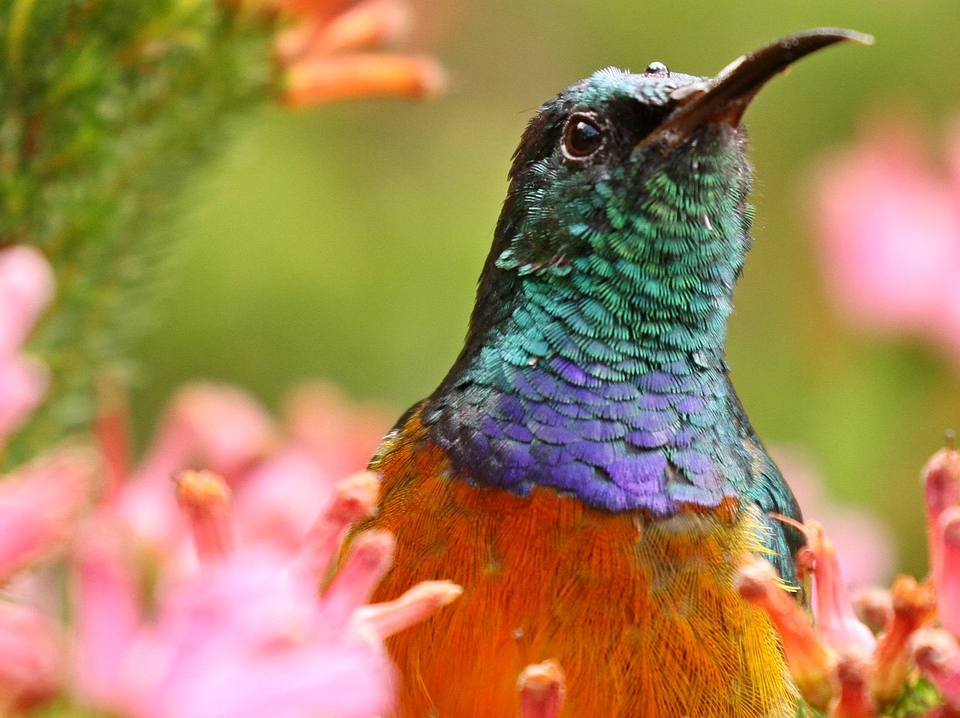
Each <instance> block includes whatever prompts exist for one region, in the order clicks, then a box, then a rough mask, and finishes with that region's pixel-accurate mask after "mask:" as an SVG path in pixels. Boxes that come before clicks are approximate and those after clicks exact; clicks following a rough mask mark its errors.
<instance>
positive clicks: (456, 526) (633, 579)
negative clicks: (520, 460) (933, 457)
mask: <svg viewBox="0 0 960 718" xmlns="http://www.w3.org/2000/svg"><path fill="white" fill-rule="evenodd" d="M371 468H373V469H376V470H379V471H380V472H382V474H383V482H384V485H383V498H382V500H381V506H380V511H379V513H378V514H377V516H375V517H373V518H372V519H370V520H368V521H366V522H365V523H363V524H361V525H360V526H359V527H358V528H357V531H363V530H366V529H369V528H379V529H387V530H389V531H392V532H393V533H394V534H396V537H397V545H398V549H397V555H396V560H395V564H394V567H393V568H392V569H391V571H390V572H389V573H388V574H387V576H386V577H385V579H384V581H383V582H382V584H381V585H380V587H379V589H378V592H377V595H376V596H375V600H387V599H392V598H395V597H396V596H398V595H400V593H402V592H403V591H404V590H406V589H407V588H409V587H410V586H412V585H413V584H415V583H416V582H418V581H421V580H425V579H450V580H453V581H456V582H457V583H459V584H461V585H462V586H463V587H464V594H463V596H462V597H461V598H460V599H459V600H458V601H456V602H455V603H453V604H452V605H450V606H448V607H447V608H444V609H443V610H442V611H440V612H439V613H437V614H436V615H435V616H434V617H433V618H431V619H430V620H428V621H426V622H425V623H423V624H421V625H419V626H417V627H415V628H413V629H410V630H407V631H405V632H402V633H400V634H399V635H397V636H395V637H394V638H393V639H392V643H390V644H389V648H390V650H391V652H392V654H393V656H394V658H395V660H396V662H397V665H398V666H399V669H400V675H401V681H402V685H401V691H400V705H399V711H398V715H399V716H402V718H428V717H429V718H513V717H514V716H516V715H517V714H518V710H519V704H518V699H517V677H518V676H519V674H520V672H521V671H522V670H523V669H524V667H526V666H527V665H529V664H532V663H539V662H541V661H544V660H547V659H553V660H555V661H557V662H558V663H559V664H560V666H561V667H562V668H563V670H564V672H565V673H566V677H567V699H566V703H565V705H564V709H563V714H562V715H563V716H565V717H569V718H574V717H576V718H673V717H676V718H680V717H681V716H689V717H690V718H707V717H709V718H719V717H722V716H730V717H734V716H735V717H736V718H754V717H756V718H759V717H761V716H763V717H773V716H776V717H778V718H779V717H784V718H786V717H787V716H789V717H790V718H794V716H796V715H797V710H796V705H797V697H796V691H795V689H794V687H793V684H792V682H791V681H790V679H789V678H788V675H787V670H786V667H785V664H784V661H783V657H782V655H781V651H780V648H779V643H778V639H777V637H776V634H775V633H774V630H773V628H772V627H771V625H770V623H769V622H768V620H767V618H766V616H764V615H763V614H761V613H760V612H759V611H757V610H755V609H753V608H752V607H751V606H749V605H748V604H746V603H745V602H744V601H743V600H742V599H741V598H740V596H739V595H738V594H737V593H736V591H735V589H734V583H733V574H734V571H735V569H736V566H737V564H738V557H739V556H740V555H742V554H743V553H744V552H750V551H752V552H760V551H761V548H760V543H759V541H758V539H757V530H758V529H757V526H758V524H757V522H756V520H755V519H754V517H753V514H752V513H751V511H750V510H746V509H741V508H739V507H738V506H736V505H727V506H724V507H722V508H721V509H720V510H710V511H705V510H703V509H699V510H698V511H696V512H695V511H694V510H693V509H691V511H690V512H689V513H684V514H680V515H678V516H675V517H673V518H671V519H667V520H662V519H661V520H655V519H651V518H649V517H645V516H643V515H641V514H638V513H635V512H627V513H610V512H607V511H600V510H595V509H591V508H589V507H587V506H585V505H584V504H583V503H582V502H580V501H579V500H578V499H576V498H571V497H563V496H558V495H557V494H556V493H555V492H554V491H552V490H549V489H536V490H534V491H533V492H532V494H531V495H530V496H528V497H522V496H516V495H513V494H511V493H509V492H506V491H502V490H499V489H493V488H488V487H480V486H475V485H471V484H470V483H469V482H468V481H466V480H464V479H462V478H460V477H456V476H452V475H451V470H450V467H449V464H448V463H447V461H446V459H445V457H444V456H443V453H442V451H441V450H440V449H439V448H438V447H437V446H436V445H435V444H433V443H432V442H430V441H429V439H427V438H426V436H425V432H424V430H423V427H422V425H421V424H420V422H419V420H418V418H417V416H416V414H414V415H413V416H411V418H410V419H409V420H408V421H407V423H406V425H405V427H404V428H403V430H402V431H400V432H399V433H397V434H395V435H392V436H391V437H389V438H388V440H387V441H386V442H385V444H384V447H383V449H382V451H381V453H380V454H379V455H378V456H377V457H376V458H375V459H374V462H373V464H372V465H371Z"/></svg>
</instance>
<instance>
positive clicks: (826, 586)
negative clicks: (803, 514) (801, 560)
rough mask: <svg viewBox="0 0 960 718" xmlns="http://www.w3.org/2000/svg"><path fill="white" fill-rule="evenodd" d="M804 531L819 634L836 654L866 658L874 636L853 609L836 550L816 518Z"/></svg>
mask: <svg viewBox="0 0 960 718" xmlns="http://www.w3.org/2000/svg"><path fill="white" fill-rule="evenodd" d="M804 532H805V533H806V535H807V546H806V548H805V549H804V552H805V553H806V555H808V556H809V557H810V565H809V566H807V570H808V571H809V573H810V574H811V575H812V576H813V615H814V618H815V620H816V624H817V629H818V630H819V632H820V636H821V637H822V638H823V640H824V641H825V642H826V644H827V645H828V646H830V647H831V648H832V649H833V650H834V651H836V652H837V654H838V655H841V656H856V657H858V658H860V659H866V658H867V657H869V656H870V654H871V653H873V650H874V649H875V648H876V646H877V639H876V638H874V635H873V633H871V632H870V629H869V628H867V627H866V626H865V625H864V624H863V623H862V622H861V621H860V619H859V618H858V617H857V615H856V612H855V611H854V607H853V602H852V601H851V600H850V596H849V595H848V594H847V589H846V587H845V586H844V584H843V578H842V576H841V575H840V563H839V561H838V560H837V551H836V549H835V548H834V547H833V544H832V543H831V542H830V540H829V539H828V538H827V537H826V534H824V532H823V527H821V526H820V524H818V523H817V522H816V521H810V522H808V523H807V524H806V526H805V527H804ZM851 665H852V664H851ZM851 670H852V669H851Z"/></svg>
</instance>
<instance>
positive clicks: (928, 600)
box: [737, 445, 960, 718]
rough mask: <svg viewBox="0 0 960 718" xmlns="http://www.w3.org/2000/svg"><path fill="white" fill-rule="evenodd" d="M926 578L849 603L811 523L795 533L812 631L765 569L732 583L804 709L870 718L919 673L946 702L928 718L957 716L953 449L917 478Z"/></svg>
mask: <svg viewBox="0 0 960 718" xmlns="http://www.w3.org/2000/svg"><path fill="white" fill-rule="evenodd" d="M922 476H923V485H924V495H925V498H926V506H927V527H928V536H929V553H930V561H931V574H930V577H929V578H928V579H927V580H925V581H923V582H917V581H916V580H914V579H913V578H910V577H908V576H898V577H897V578H896V579H894V582H893V584H892V587H891V589H890V590H889V591H882V590H879V589H874V590H870V591H864V592H861V593H860V594H859V595H858V596H856V597H854V598H851V596H850V595H849V594H848V592H847V589H846V586H845V583H844V580H843V577H842V575H841V570H840V562H839V560H838V558H837V552H836V549H835V548H834V545H833V543H832V542H831V541H830V540H829V539H828V538H827V536H826V534H825V533H824V531H823V528H822V527H821V526H820V525H819V524H818V523H816V522H813V521H811V522H808V523H807V524H805V525H799V526H798V528H801V530H802V531H803V532H804V533H805V534H806V537H807V545H806V546H805V547H804V548H803V549H801V551H800V552H799V553H798V555H797V562H798V565H799V567H800V570H801V573H807V574H809V575H810V577H811V579H812V581H811V583H812V600H811V603H812V607H813V618H814V621H813V623H811V622H810V621H809V619H808V618H807V616H806V614H805V613H804V612H803V610H802V609H801V608H800V605H799V603H798V602H797V601H796V600H795V599H794V597H793V596H791V595H790V593H789V592H788V591H787V590H785V587H784V585H783V584H782V582H781V581H780V579H779V577H778V576H777V575H776V572H775V571H774V569H773V568H772V566H771V565H770V564H769V562H767V561H764V560H762V559H759V558H758V559H750V560H748V561H746V562H745V563H744V564H743V566H742V567H741V569H740V571H739V574H738V578H737V581H738V588H739V590H740V592H741V595H743V597H744V598H745V599H746V600H748V601H750V602H751V603H754V604H755V605H757V606H759V607H761V608H762V609H763V610H764V611H766V612H767V614H768V615H769V616H770V618H771V620H772V621H773V623H774V624H775V626H776V627H777V630H778V631H779V633H780V636H781V640H782V643H783V649H784V654H785V655H786V658H787V663H788V665H789V668H790V671H791V674H792V675H793V677H794V680H795V681H796V683H797V687H798V688H799V689H800V692H801V694H802V696H803V698H804V700H805V701H806V702H807V703H809V704H810V705H811V706H813V707H814V708H816V709H818V710H821V711H824V712H826V713H827V715H829V716H830V717H831V718H874V717H875V716H878V715H880V714H881V713H882V712H883V711H884V709H886V708H888V707H890V706H891V705H893V703H894V702H895V701H896V700H897V699H899V698H900V697H901V696H902V694H903V692H904V690H905V689H906V688H908V687H909V686H910V685H913V684H914V683H915V682H916V677H917V673H918V671H919V672H920V673H922V675H923V676H924V677H926V678H927V679H928V680H929V681H930V683H932V684H933V686H934V687H935V688H936V689H937V690H938V691H939V692H940V694H941V695H942V696H943V698H944V700H945V701H946V703H945V704H944V705H943V706H939V707H937V708H933V709H931V710H930V711H929V712H928V713H927V714H926V715H927V716H928V718H934V716H936V717H938V718H948V717H949V716H956V715H960V647H958V637H960V452H957V451H956V450H955V449H954V448H953V447H952V445H951V446H948V447H947V448H945V449H943V450H941V451H939V452H937V453H936V454H935V455H934V456H933V457H932V458H931V459H930V461H929V462H928V463H927V465H926V466H925V467H924V469H923V474H922Z"/></svg>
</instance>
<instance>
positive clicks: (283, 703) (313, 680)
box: [75, 473, 460, 718]
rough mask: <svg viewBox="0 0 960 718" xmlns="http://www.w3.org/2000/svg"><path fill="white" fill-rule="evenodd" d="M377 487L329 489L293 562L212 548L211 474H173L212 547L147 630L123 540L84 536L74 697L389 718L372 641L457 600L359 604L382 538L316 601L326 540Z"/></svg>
mask: <svg viewBox="0 0 960 718" xmlns="http://www.w3.org/2000/svg"><path fill="white" fill-rule="evenodd" d="M377 484H378V480H377V478H376V477H375V476H373V475H372V474H361V475H359V476H356V477H353V478H351V479H349V480H347V481H345V482H343V483H341V484H339V485H338V487H337V488H336V490H335V491H334V494H333V499H332V501H331V503H330V504H329V505H328V507H327V509H325V511H324V512H323V513H322V514H321V517H320V518H319V519H318V521H317V527H318V528H317V530H316V531H313V532H311V534H310V535H309V536H308V537H307V539H306V540H305V541H304V543H303V545H302V546H301V548H300V550H299V552H298V554H297V556H296V557H295V558H294V560H293V561H291V559H290V557H288V556H284V555H282V554H280V553H279V552H277V551H276V550H274V549H269V548H264V547H256V546H254V547H249V548H245V547H243V546H241V547H239V548H237V549H236V550H234V549H232V548H231V547H230V545H229V543H227V542H224V541H214V542H212V543H211V542H209V538H210V536H212V535H214V534H217V533H218V532H220V533H222V531H223V528H224V523H225V522H229V518H228V517H229V506H228V503H229V492H227V491H226V484H225V483H223V481H222V479H219V478H218V477H216V476H215V475H213V474H210V473H205V474H203V475H200V474H195V473H191V474H188V475H185V476H184V477H181V480H180V494H181V502H182V503H183V504H184V505H186V506H188V507H189V512H190V514H191V524H192V525H193V526H194V529H195V534H196V535H199V536H201V537H204V538H203V541H205V542H208V545H209V546H212V547H213V548H214V550H210V551H209V552H208V553H207V557H206V560H205V562H204V564H203V565H202V567H201V569H200V570H199V571H198V572H197V573H196V574H195V575H193V576H191V577H189V578H187V579H185V580H183V581H181V582H180V583H179V584H178V585H176V586H174V587H171V588H168V589H166V590H164V591H162V592H161V594H160V595H159V596H158V603H157V610H156V615H155V618H154V619H153V620H149V621H148V620H146V619H145V617H144V616H145V612H144V611H143V610H142V609H141V608H140V602H139V598H138V596H139V588H138V587H139V581H137V580H131V572H132V567H131V564H130V563H129V554H128V553H127V552H126V551H124V550H123V546H122V542H123V537H122V535H118V534H117V532H110V533H109V534H105V533H104V532H103V531H96V525H94V526H93V527H92V530H93V531H95V533H91V534H89V535H88V538H87V539H86V542H85V543H83V544H81V545H82V546H86V548H85V549H83V553H82V560H81V561H79V563H78V573H77V581H76V593H77V605H78V606H79V617H78V632H77V634H76V648H75V650H76V661H75V662H76V665H77V666H78V668H79V672H78V673H77V675H76V679H75V685H76V690H77V692H78V694H79V695H80V696H81V697H82V698H83V699H84V700H85V702H87V703H88V704H90V705H93V706H96V707H98V708H102V709H107V710H113V711H116V712H118V713H120V714H122V715H124V716H127V717H128V718H247V717H249V718H259V717H260V716H264V715H270V716H277V717H278V718H299V717H300V716H305V715H318V716H319V715H322V716H331V717H335V718H371V717H372V716H375V715H379V714H382V713H383V712H385V711H388V710H389V708H390V705H391V702H392V695H393V683H394V673H393V666H392V664H391V663H390V660H389V658H388V657H387V654H386V652H385V651H384V649H383V645H382V641H383V639H384V638H386V637H387V636H388V635H390V634H392V633H393V632H395V631H397V630H402V629H403V628H405V627H407V626H409V625H411V624H412V623H415V622H417V621H419V620H422V619H423V618H424V617H425V616H426V615H428V614H429V613H430V612H432V611H433V610H436V609H437V608H439V607H440V606H442V605H445V604H447V603H449V602H450V601H452V600H454V599H455V598H457V596H459V594H460V589H459V587H457V586H454V585H453V584H450V583H448V582H443V581H434V582H425V583H422V584H419V585H418V586H416V587H414V588H413V589H412V590H411V591H408V592H407V594H405V595H404V596H401V597H400V598H399V599H397V600H396V601H393V602H390V603H387V604H379V605H372V606H368V605H365V604H366V601H367V600H368V599H369V596H370V594H371V593H372V591H373V589H374V587H375V586H376V583H377V581H378V580H379V578H380V577H381V576H382V575H383V573H384V571H386V569H387V568H388V567H389V564H390V561H391V559H392V555H393V539H392V537H391V536H390V535H389V534H384V533H372V534H367V535H360V536H358V537H357V538H356V539H355V540H354V545H353V547H352V550H351V551H350V553H349V554H348V555H347V557H346V559H345V560H344V563H343V565H342V566H341V567H340V570H339V571H338V573H337V575H336V576H335V578H334V580H333V581H332V582H331V584H330V586H329V587H328V588H327V590H326V591H324V592H323V594H322V595H319V580H320V578H321V577H322V576H324V575H325V574H326V573H327V571H328V569H329V567H330V566H331V565H332V563H333V562H334V560H335V558H336V554H337V551H338V547H337V544H338V541H337V540H335V539H339V538H340V537H342V536H343V534H344V533H345V531H346V529H347V527H348V525H349V523H350V522H351V521H352V520H353V519H355V518H357V515H358V514H361V513H367V512H369V511H370V510H372V508H373V506H374V505H375V502H376V497H377V492H376V486H377ZM198 527H199V530H198ZM104 542H106V543H104ZM318 596H319V598H318Z"/></svg>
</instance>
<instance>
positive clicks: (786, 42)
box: [644, 28, 873, 144]
mask: <svg viewBox="0 0 960 718" xmlns="http://www.w3.org/2000/svg"><path fill="white" fill-rule="evenodd" d="M844 41H853V42H859V43H863V44H865V45H870V44H872V43H873V37H871V36H870V35H865V34H863V33H860V32H855V31H853V30H839V29H836V28H818V29H816V30H807V31H805V32H799V33H797V34H795V35H788V36H787V37H784V38H781V39H779V40H775V41H774V42H771V43H770V44H768V45H764V46H763V47H761V48H760V49H758V50H754V51H753V52H751V53H749V54H747V55H744V56H742V57H740V58H738V59H736V60H734V61H733V62H731V63H730V64H729V65H727V66H726V67H725V68H723V69H722V70H721V71H720V72H719V73H718V74H717V76H716V77H714V78H712V79H709V80H704V81H703V82H694V83H692V84H689V85H684V86H682V87H679V88H677V89H676V90H674V91H673V94H672V95H671V99H672V100H673V101H674V102H676V103H677V105H678V107H677V109H676V110H674V111H673V113H672V114H670V115H668V116H667V119H666V120H664V122H663V124H662V125H661V126H660V127H659V128H657V129H656V130H655V131H654V132H653V133H651V135H649V136H648V137H647V138H646V141H645V142H644V144H647V143H648V142H651V141H656V140H666V141H667V142H668V143H670V144H676V143H677V142H679V141H680V140H682V139H683V138H684V137H686V136H688V135H689V134H690V133H691V132H692V131H693V130H695V129H696V128H698V127H702V126H703V125H705V124H707V123H708V122H719V121H724V122H727V123H729V124H731V125H737V124H739V122H740V118H741V117H742V116H743V113H744V111H745V110H746V109H747V106H748V105H749V104H750V101H751V100H752V99H753V98H754V96H755V95H756V94H757V92H758V91H759V90H760V88H761V87H763V86H764V85H765V84H766V83H767V81H768V80H770V78H772V77H774V76H775V75H777V74H778V73H780V72H782V71H783V70H785V69H787V68H788V67H790V65H792V64H793V63H795V62H796V61H797V60H799V59H800V58H802V57H805V56H806V55H809V54H810V53H812V52H816V51H817V50H820V49H822V48H824V47H828V46H830V45H833V44H835V43H838V42H844Z"/></svg>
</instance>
